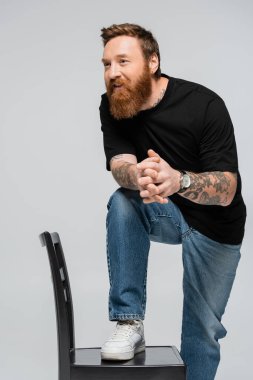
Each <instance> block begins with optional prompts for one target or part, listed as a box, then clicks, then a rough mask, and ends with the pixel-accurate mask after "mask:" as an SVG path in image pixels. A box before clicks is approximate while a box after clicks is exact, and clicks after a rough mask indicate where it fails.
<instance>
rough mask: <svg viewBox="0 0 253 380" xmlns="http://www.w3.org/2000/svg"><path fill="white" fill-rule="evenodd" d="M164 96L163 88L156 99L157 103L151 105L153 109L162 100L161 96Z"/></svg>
mask: <svg viewBox="0 0 253 380" xmlns="http://www.w3.org/2000/svg"><path fill="white" fill-rule="evenodd" d="M164 94H165V88H163V89H162V92H161V94H160V97H159V98H158V99H157V101H156V102H155V103H154V104H153V107H155V106H157V104H158V103H160V101H161V100H162V98H163V96H164Z"/></svg>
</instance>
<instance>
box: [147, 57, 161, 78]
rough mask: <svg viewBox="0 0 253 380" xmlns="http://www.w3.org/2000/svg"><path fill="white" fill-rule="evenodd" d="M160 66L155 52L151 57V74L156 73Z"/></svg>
mask: <svg viewBox="0 0 253 380" xmlns="http://www.w3.org/2000/svg"><path fill="white" fill-rule="evenodd" d="M158 67H159V59H158V57H157V55H156V53H153V54H152V55H151V57H150V58H149V70H150V73H151V74H154V73H155V72H156V71H157V69H158Z"/></svg>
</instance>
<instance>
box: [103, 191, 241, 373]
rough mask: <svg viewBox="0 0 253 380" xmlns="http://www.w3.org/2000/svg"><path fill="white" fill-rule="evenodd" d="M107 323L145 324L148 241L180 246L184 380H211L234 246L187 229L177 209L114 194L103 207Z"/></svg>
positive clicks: (236, 257) (237, 248) (125, 193)
mask: <svg viewBox="0 0 253 380" xmlns="http://www.w3.org/2000/svg"><path fill="white" fill-rule="evenodd" d="M107 207H108V215H107V221H106V225H107V258H108V269H109V278H110V293H109V319H110V320H130V319H144V317H145V307H146V277H147V263H148V254H149V248H150V241H156V242H162V243H167V244H182V248H183V267H184V276H183V291H184V303H183V321H182V334H181V356H182V358H183V360H184V362H185V364H186V366H187V380H213V379H214V377H215V373H216V370H217V367H218V364H219V360H220V345H219V343H218V340H219V339H220V338H223V337H225V335H226V330H225V328H224V326H223V325H222V324H221V317H222V315H223V313H224V311H225V307H226V304H227V301H228V298H229V295H230V291H231V288H232V285H233V281H234V278H235V273H236V268H237V265H238V262H239V260H240V247H241V244H239V245H230V244H221V243H218V242H216V241H214V240H212V239H210V238H208V237H206V236H204V235H203V234H201V233H200V232H198V231H196V230H195V229H193V228H192V227H190V226H189V225H188V224H187V223H186V221H185V219H184V217H183V215H182V213H181V212H180V210H179V208H178V207H177V206H176V205H175V204H174V203H173V202H172V201H171V200H170V199H169V203H168V204H163V205H162V204H159V203H151V204H144V203H143V201H142V199H141V198H140V196H139V192H138V191H133V190H127V189H124V188H120V189H118V190H117V191H116V192H115V193H114V194H113V195H112V196H111V198H110V200H109V202H108V206H107Z"/></svg>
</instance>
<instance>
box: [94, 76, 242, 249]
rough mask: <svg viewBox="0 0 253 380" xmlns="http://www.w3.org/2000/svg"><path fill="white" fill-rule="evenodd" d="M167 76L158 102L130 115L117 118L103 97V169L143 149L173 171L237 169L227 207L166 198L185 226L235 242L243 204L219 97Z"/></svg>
mask: <svg viewBox="0 0 253 380" xmlns="http://www.w3.org/2000/svg"><path fill="white" fill-rule="evenodd" d="M162 76H164V77H166V78H168V79H169V83H168V85H167V88H166V91H165V94H164V96H163V98H162V100H161V101H160V102H159V103H158V104H157V105H156V106H155V107H153V108H150V109H147V110H143V111H140V112H139V113H138V114H137V115H136V116H135V117H133V118H129V119H121V120H116V119H114V118H113V117H112V115H111V114H110V111H109V102H108V98H107V95H106V94H103V95H102V99H101V104H100V118H101V123H102V127H101V129H102V132H103V137H104V150H105V155H106V168H107V170H110V166H109V162H110V160H111V158H112V157H113V156H115V155H118V154H122V153H123V154H124V153H129V154H134V155H135V156H136V157H137V161H138V162H140V161H142V160H143V159H145V158H147V151H148V149H153V150H154V151H156V152H157V153H158V154H159V155H160V156H161V157H162V158H163V159H164V160H165V161H167V162H168V163H169V164H170V165H171V166H172V167H173V168H174V169H177V170H186V171H187V170H188V171H191V172H195V173H201V172H207V171H229V172H237V174H238V184H237V190H236V194H235V196H234V199H233V201H232V203H231V204H230V205H229V206H225V207H223V206H216V205H214V206H212V205H201V204H197V203H194V202H192V201H190V200H188V199H186V198H183V197H182V196H180V195H179V194H173V195H172V196H170V198H171V200H172V201H173V202H174V203H175V204H176V205H177V206H178V207H179V208H180V210H181V212H182V214H183V215H184V218H185V220H186V221H187V223H188V224H189V226H191V227H193V228H194V229H196V230H198V231H199V232H201V233H203V234H204V235H206V236H208V237H209V238H211V239H213V240H216V241H218V242H221V243H226V244H240V243H241V241H242V239H243V235H244V225H245V219H246V207H245V205H244V202H243V199H242V195H241V177H240V174H239V171H238V161H237V152H236V143H235V137H234V130H233V124H232V121H231V119H230V116H229V113H228V110H227V108H226V106H225V103H224V101H223V100H222V99H221V97H220V96H219V95H217V94H216V93H215V92H213V91H211V90H210V89H208V88H206V87H204V86H202V85H200V84H198V83H193V82H189V81H186V80H184V79H179V78H173V77H170V76H167V75H165V74H162Z"/></svg>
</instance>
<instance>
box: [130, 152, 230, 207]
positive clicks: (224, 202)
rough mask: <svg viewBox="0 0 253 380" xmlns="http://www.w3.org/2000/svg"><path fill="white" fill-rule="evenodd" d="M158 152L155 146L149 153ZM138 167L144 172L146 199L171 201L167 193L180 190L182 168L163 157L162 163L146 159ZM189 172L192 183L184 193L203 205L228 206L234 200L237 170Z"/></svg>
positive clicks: (143, 195) (152, 154) (188, 197)
mask: <svg viewBox="0 0 253 380" xmlns="http://www.w3.org/2000/svg"><path fill="white" fill-rule="evenodd" d="M155 155H156V156H158V154H157V153H155V152H154V151H153V150H149V151H148V156H150V157H152V156H155ZM158 157H159V156H158ZM137 167H138V169H139V170H140V171H141V173H142V175H141V176H140V178H139V184H140V185H141V186H143V187H145V190H143V191H141V192H140V196H141V197H142V198H143V201H144V203H151V202H159V203H167V202H168V199H167V197H169V196H170V195H172V194H175V193H177V192H178V191H179V189H180V177H181V173H180V171H178V170H175V169H173V168H172V167H171V166H170V165H169V164H168V163H167V162H166V161H165V160H163V159H162V158H161V157H160V160H159V162H158V163H157V162H147V161H143V162H141V163H139V164H138V165H137ZM155 172H156V176H155V175H154V173H155ZM187 174H188V175H189V176H190V179H191V185H190V187H189V188H187V189H186V190H185V191H184V192H182V193H180V194H179V195H180V196H182V197H184V198H186V199H189V200H190V201H192V202H195V203H198V204H202V205H217V206H228V205H229V204H230V203H231V202H232V200H233V198H234V195H235V192H236V187H237V174H236V173H232V172H227V171H226V172H222V171H212V172H203V173H193V172H187ZM154 178H155V179H154Z"/></svg>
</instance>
